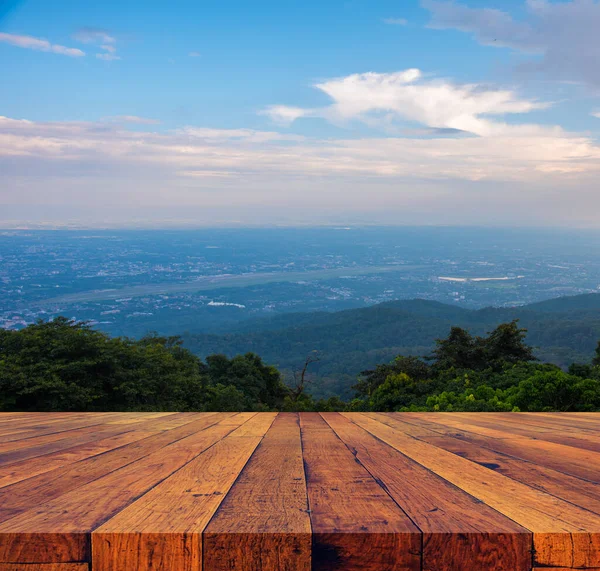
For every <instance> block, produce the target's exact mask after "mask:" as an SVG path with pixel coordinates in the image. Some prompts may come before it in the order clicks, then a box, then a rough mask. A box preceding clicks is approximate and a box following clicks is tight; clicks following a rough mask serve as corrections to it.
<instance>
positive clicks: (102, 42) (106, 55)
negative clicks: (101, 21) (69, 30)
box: [73, 27, 121, 61]
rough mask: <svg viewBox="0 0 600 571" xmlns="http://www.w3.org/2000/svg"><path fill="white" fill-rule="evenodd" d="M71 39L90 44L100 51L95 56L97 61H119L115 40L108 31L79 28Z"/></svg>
mask: <svg viewBox="0 0 600 571" xmlns="http://www.w3.org/2000/svg"><path fill="white" fill-rule="evenodd" d="M73 39H74V40H76V41H78V42H81V43H83V44H91V45H95V46H97V47H98V49H100V50H102V51H101V52H100V53H97V54H96V58H97V59H101V60H104V61H115V60H120V59H121V56H119V55H117V47H116V44H117V39H116V38H115V36H114V35H112V34H111V33H110V32H109V31H108V30H105V29H103V28H91V27H85V28H80V29H79V30H77V32H75V33H74V34H73Z"/></svg>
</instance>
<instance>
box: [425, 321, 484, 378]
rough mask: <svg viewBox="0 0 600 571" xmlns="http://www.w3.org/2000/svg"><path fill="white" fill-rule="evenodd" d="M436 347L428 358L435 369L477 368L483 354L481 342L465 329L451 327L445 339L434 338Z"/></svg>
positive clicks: (480, 363) (479, 365)
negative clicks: (432, 362)
mask: <svg viewBox="0 0 600 571" xmlns="http://www.w3.org/2000/svg"><path fill="white" fill-rule="evenodd" d="M435 343H436V348H435V350H434V351H433V354H432V355H431V357H429V359H431V360H433V361H434V368H435V369H437V370H446V369H479V368H480V367H481V365H482V361H483V355H482V347H481V342H480V340H479V339H478V338H475V337H473V336H472V335H471V334H470V333H469V332H468V331H467V330H466V329H462V328H461V327H452V328H451V329H450V334H449V335H448V337H446V338H445V339H436V342H435Z"/></svg>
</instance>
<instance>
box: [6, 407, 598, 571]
mask: <svg viewBox="0 0 600 571" xmlns="http://www.w3.org/2000/svg"><path fill="white" fill-rule="evenodd" d="M599 480H600V414H594V413H578V414H556V413H538V414H527V413H470V414H467V413H387V414H384V413H323V414H318V413H301V414H295V413H279V414H277V413H258V414H257V413H2V414H0V571H17V570H19V571H107V570H111V571H130V570H136V569H141V570H150V569H151V570H159V569H164V570H173V571H180V570H181V571H184V570H185V571H188V570H189V571H192V570H194V571H197V570H202V569H204V570H205V571H225V570H227V571H231V570H244V571H245V570H254V569H256V570H261V571H271V570H284V571H296V570H300V571H310V570H311V569H312V570H318V571H321V570H344V571H354V570H364V571H386V570H390V571H392V570H394V571H396V570H399V571H413V570H414V571H422V570H423V571H443V570H456V571H469V570H473V571H475V570H477V571H484V570H495V571H498V570H504V571H531V570H532V569H539V570H540V571H541V570H542V569H543V570H545V571H559V570H563V571H564V570H566V569H588V570H591V569H595V570H596V571H600V488H599V485H598V482H599Z"/></svg>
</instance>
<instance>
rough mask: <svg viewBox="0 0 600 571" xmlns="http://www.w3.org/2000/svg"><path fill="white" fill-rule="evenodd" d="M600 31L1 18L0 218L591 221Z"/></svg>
mask: <svg viewBox="0 0 600 571" xmlns="http://www.w3.org/2000/svg"><path fill="white" fill-rule="evenodd" d="M599 26H600V3H598V2H597V1H596V0H572V1H570V2H568V1H562V2H552V1H547V2H546V1H543V0H523V1H516V0H503V1H501V2H500V1H492V0H477V1H474V0H471V1H464V2H454V1H445V0H440V1H437V0H421V1H419V0H405V1H399V0H396V1H387V0H385V1H379V0H370V1H367V0H348V1H338V0H327V2H323V1H313V0H305V1H302V2H300V1H291V0H290V1H284V0H279V1H277V2H276V1H270V0H269V1H267V0H263V1H255V2H247V1H224V0H221V1H201V2H191V1H170V2H165V1H163V0H160V1H158V0H144V1H141V0H139V1H134V0H121V1H115V0H105V1H103V2H81V1H79V0H53V1H52V2H48V1H47V0H24V1H20V2H19V1H12V0H11V1H4V2H3V1H2V0H0V65H1V69H2V84H3V88H2V89H0V116H2V117H4V119H3V120H2V121H0V184H1V185H2V190H0V207H3V208H2V209H3V211H4V213H5V214H4V215H1V214H0V222H1V221H5V223H6V224H9V225H10V224H13V223H15V221H17V222H18V223H23V224H24V223H28V222H29V221H37V222H47V223H52V224H65V223H70V222H73V223H76V222H77V221H81V223H84V224H85V223H89V224H99V225H103V224H106V225H111V224H113V225H115V224H116V225H127V224H128V223H129V222H131V221H133V220H134V219H135V223H136V224H137V223H144V222H147V223H148V224H150V225H152V224H156V225H160V224H163V223H169V224H177V223H181V224H195V223H197V224H208V223H213V224H214V223H223V224H230V223H232V224H273V223H290V224H293V223H301V224H309V223H318V224H321V223H338V222H341V221H344V222H357V223H358V222H364V223H415V222H416V223H423V224H427V223H432V224H473V223H486V224H515V225H529V224H532V225H539V224H543V225H546V224H547V225H567V226H590V225H595V224H596V222H595V216H592V212H593V210H594V209H595V208H597V207H600V203H599V202H598V198H597V197H596V194H597V193H596V192H595V185H596V180H597V177H598V174H599V170H600V167H599V161H600V146H599V143H598V134H599V132H600V118H598V117H596V116H595V114H597V113H598V111H600V95H599V93H600V65H599V64H600V42H598V41H597V40H596V36H597V29H598V27H599ZM6 224H5V225H6Z"/></svg>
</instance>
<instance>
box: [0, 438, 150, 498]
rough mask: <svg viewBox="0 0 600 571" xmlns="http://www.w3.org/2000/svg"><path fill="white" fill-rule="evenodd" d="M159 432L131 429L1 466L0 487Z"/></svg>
mask: <svg viewBox="0 0 600 571" xmlns="http://www.w3.org/2000/svg"><path fill="white" fill-rule="evenodd" d="M154 434H157V431H154V432H151V431H149V430H145V431H141V430H140V431H130V432H125V433H123V434H118V435H116V436H110V437H108V438H103V439H102V440H98V441H97V442H95V443H91V444H82V445H80V446H75V447H74V448H70V449H68V450H66V451H62V452H56V453H54V454H47V455H44V456H39V457H37V458H31V459H29V460H24V461H22V462H17V463H15V464H11V465H10V466H3V467H0V488H3V487H5V486H10V485H11V484H15V483H16V482H20V481H22V480H26V479H27V478H32V477H33V476H37V475H39V474H44V473H46V472H50V471H52V470H56V469H58V468H62V467H64V466H67V465H69V464H74V463H75V462H79V461H81V460H85V459H86V458H91V457H93V456H97V455H99V454H104V453H105V452H108V451H110V450H115V449H117V448H120V447H121V446H125V445H127V444H131V443H132V442H137V441H138V440H143V439H144V438H148V437H149V436H153V435H154Z"/></svg>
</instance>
